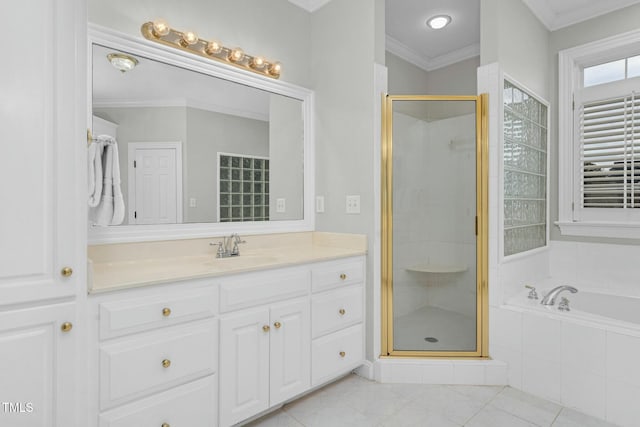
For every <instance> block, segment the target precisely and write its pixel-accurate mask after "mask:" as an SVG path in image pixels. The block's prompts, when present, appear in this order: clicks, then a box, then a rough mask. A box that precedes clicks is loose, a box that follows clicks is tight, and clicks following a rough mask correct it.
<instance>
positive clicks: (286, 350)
mask: <svg viewBox="0 0 640 427" xmlns="http://www.w3.org/2000/svg"><path fill="white" fill-rule="evenodd" d="M270 311H271V316H270V317H271V351H270V367H271V379H270V394H269V398H270V405H271V406H273V405H276V404H278V403H281V402H283V401H285V400H287V399H289V398H291V397H293V396H295V395H297V394H299V393H302V392H304V391H306V390H308V389H309V387H310V385H311V328H310V308H309V300H308V299H307V298H301V299H297V300H294V301H289V302H285V303H282V304H276V305H273V306H271V310H270Z"/></svg>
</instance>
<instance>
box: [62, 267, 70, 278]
mask: <svg viewBox="0 0 640 427" xmlns="http://www.w3.org/2000/svg"><path fill="white" fill-rule="evenodd" d="M60 274H62V276H63V277H69V276H71V275H72V274H73V268H71V267H64V268H63V269H62V270H60Z"/></svg>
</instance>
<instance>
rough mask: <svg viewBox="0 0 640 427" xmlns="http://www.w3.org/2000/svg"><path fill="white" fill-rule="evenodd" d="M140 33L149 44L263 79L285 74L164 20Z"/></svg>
mask: <svg viewBox="0 0 640 427" xmlns="http://www.w3.org/2000/svg"><path fill="white" fill-rule="evenodd" d="M140 31H141V32H142V35H143V36H144V38H146V39H147V40H151V41H154V42H157V43H161V44H163V45H165V46H171V47H173V48H176V49H180V50H184V51H186V52H190V53H194V54H196V55H199V56H202V57H205V58H209V59H214V60H216V61H220V62H224V63H226V64H230V65H233V66H236V67H239V68H242V69H244V70H248V71H253V72H254V73H258V74H261V75H263V76H267V77H271V78H274V79H277V78H279V77H280V73H281V71H282V65H281V64H280V63H279V62H276V61H273V62H272V61H267V60H266V59H264V57H262V56H252V55H248V54H246V53H245V52H244V51H243V50H242V49H240V48H239V47H236V48H228V47H225V46H223V45H222V44H220V43H219V42H218V41H216V40H211V41H208V40H203V39H201V38H199V37H198V35H197V34H196V33H194V32H193V31H184V32H182V31H178V30H175V29H173V28H171V27H170V26H169V24H168V23H167V22H166V21H164V20H162V19H157V20H155V21H150V22H145V23H144V24H142V28H140ZM136 63H137V61H136Z"/></svg>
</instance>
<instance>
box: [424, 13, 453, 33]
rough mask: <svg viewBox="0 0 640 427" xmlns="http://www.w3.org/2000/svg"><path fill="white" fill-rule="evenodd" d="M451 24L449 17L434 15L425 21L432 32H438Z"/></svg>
mask: <svg viewBox="0 0 640 427" xmlns="http://www.w3.org/2000/svg"><path fill="white" fill-rule="evenodd" d="M450 23H451V17H450V16H449V15H436V16H433V17H431V18H429V19H427V25H428V26H429V28H432V29H434V30H440V29H442V28H444V27H446V26H447V25H449V24H450Z"/></svg>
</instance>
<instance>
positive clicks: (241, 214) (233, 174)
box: [218, 153, 269, 222]
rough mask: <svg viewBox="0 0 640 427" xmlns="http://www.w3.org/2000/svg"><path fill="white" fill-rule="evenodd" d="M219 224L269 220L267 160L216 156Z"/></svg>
mask: <svg viewBox="0 0 640 427" xmlns="http://www.w3.org/2000/svg"><path fill="white" fill-rule="evenodd" d="M218 179H219V183H218V185H219V186H218V188H219V192H218V195H219V196H218V206H219V218H220V222H241V221H268V220H269V159H268V158H267V157H256V156H245V155H241V154H226V153H218Z"/></svg>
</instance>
